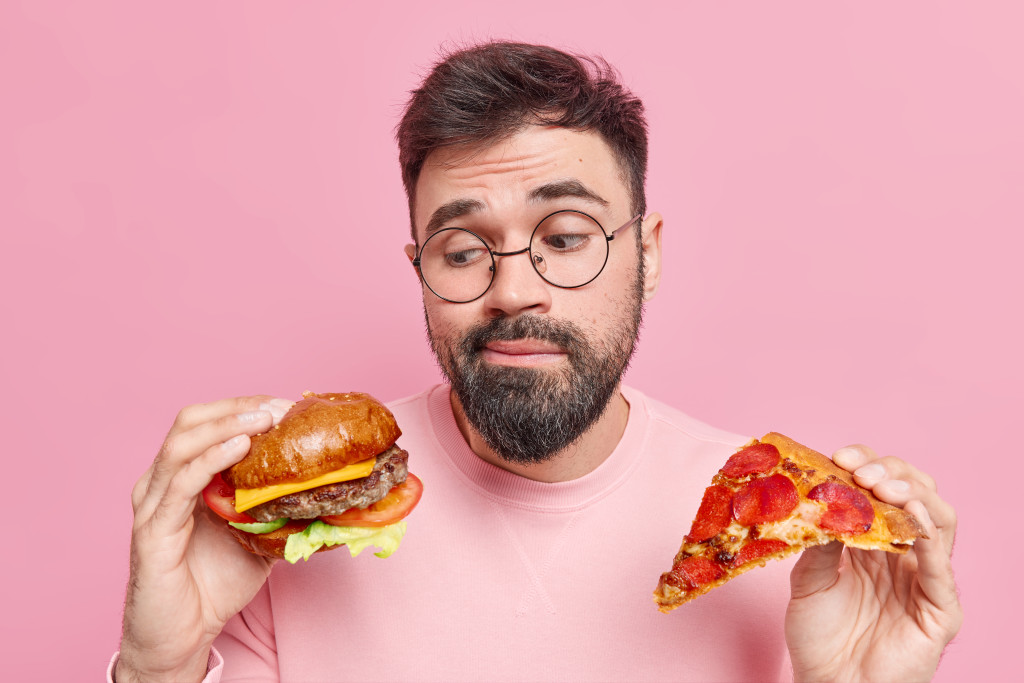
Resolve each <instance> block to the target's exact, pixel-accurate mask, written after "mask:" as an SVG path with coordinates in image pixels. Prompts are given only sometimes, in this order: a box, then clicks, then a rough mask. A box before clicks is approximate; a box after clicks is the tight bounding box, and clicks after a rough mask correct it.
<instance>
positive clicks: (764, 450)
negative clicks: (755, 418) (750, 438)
mask: <svg viewBox="0 0 1024 683" xmlns="http://www.w3.org/2000/svg"><path fill="white" fill-rule="evenodd" d="M779 457H780V456H779V449H778V448H776V447H775V446H773V445H772V444H770V443H755V444H753V445H751V446H747V447H746V448H741V449H740V450H738V451H736V452H735V453H733V454H732V456H731V457H730V458H729V459H728V460H727V461H726V462H725V466H724V467H723V468H722V469H721V470H720V471H721V473H722V474H724V475H725V476H727V477H729V478H730V479H739V478H740V477H745V476H747V475H748V474H763V473H765V472H767V471H768V470H770V469H771V468H773V467H775V466H776V465H778V464H779Z"/></svg>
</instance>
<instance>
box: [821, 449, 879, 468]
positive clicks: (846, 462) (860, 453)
mask: <svg viewBox="0 0 1024 683" xmlns="http://www.w3.org/2000/svg"><path fill="white" fill-rule="evenodd" d="M877 459H878V453H876V452H875V449H873V448H871V447H870V446H865V445H864V444H861V443H858V444H853V445H852V446H843V447H842V448H840V449H839V450H837V451H836V452H835V453H833V454H832V462H834V463H835V464H837V465H839V466H840V467H842V468H843V469H844V470H848V471H850V472H853V471H854V470H855V469H857V468H858V467H863V466H864V465H867V464H868V463H869V462H872V461H874V460H877Z"/></svg>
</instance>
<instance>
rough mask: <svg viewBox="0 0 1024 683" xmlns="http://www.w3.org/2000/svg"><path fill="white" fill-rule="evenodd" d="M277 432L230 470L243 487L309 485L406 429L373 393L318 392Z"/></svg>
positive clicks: (261, 437)
mask: <svg viewBox="0 0 1024 683" xmlns="http://www.w3.org/2000/svg"><path fill="white" fill-rule="evenodd" d="M302 396H303V398H302V400H301V401H299V402H298V403H296V404H295V405H294V406H292V409H291V410H289V411H288V413H287V414H285V416H284V417H283V418H282V419H281V422H280V423H278V424H277V425H276V426H275V427H274V428H273V429H271V430H270V431H269V432H265V433H263V434H257V435H256V436H254V437H252V445H251V447H250V448H249V455H247V456H245V458H244V459H243V460H242V461H241V462H239V463H238V464H236V465H234V466H233V467H231V468H229V469H227V470H225V471H224V472H223V474H222V476H223V477H224V480H225V481H226V482H227V483H228V484H230V485H231V486H234V487H235V488H241V489H255V488H261V487H264V486H270V485H271V484H283V483H290V482H299V481H306V480H307V479H312V478H314V477H318V476H320V475H321V474H326V473H327V472H332V471H334V470H337V469H341V468H342V467H344V466H345V465H351V464H352V463H354V462H359V461H360V460H366V459H367V458H371V457H373V456H375V455H377V454H378V453H381V452H382V451H385V450H387V449H388V448H390V447H391V446H392V445H393V444H394V443H395V441H397V440H398V437H399V436H401V435H402V431H401V430H400V429H399V428H398V424H397V423H396V422H395V416H394V415H392V414H391V411H390V410H388V409H387V408H386V407H385V406H384V404H382V403H381V402H379V401H378V400H377V399H375V398H373V397H372V396H370V395H369V394H360V393H350V394H314V393H312V392H309V391H307V392H305V393H304V394H303V395H302Z"/></svg>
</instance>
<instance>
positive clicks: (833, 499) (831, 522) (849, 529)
mask: <svg viewBox="0 0 1024 683" xmlns="http://www.w3.org/2000/svg"><path fill="white" fill-rule="evenodd" d="M807 497H808V498H810V499H811V500H817V501H821V502H822V503H826V504H827V505H828V508H827V509H826V510H825V514H823V515H822V516H821V519H820V520H819V521H818V526H820V527H821V528H822V529H829V530H830V531H837V532H839V533H844V534H862V533H864V532H865V531H867V530H868V529H870V528H871V524H872V522H874V521H875V509H874V508H873V507H871V501H870V500H868V497H867V496H865V495H864V494H863V493H862V492H860V491H858V490H857V489H855V488H853V487H852V486H848V485H847V484H844V483H842V482H840V481H836V480H834V479H832V480H829V481H826V482H823V483H821V484H818V485H817V486H815V487H814V488H813V489H811V490H810V492H809V493H808V494H807Z"/></svg>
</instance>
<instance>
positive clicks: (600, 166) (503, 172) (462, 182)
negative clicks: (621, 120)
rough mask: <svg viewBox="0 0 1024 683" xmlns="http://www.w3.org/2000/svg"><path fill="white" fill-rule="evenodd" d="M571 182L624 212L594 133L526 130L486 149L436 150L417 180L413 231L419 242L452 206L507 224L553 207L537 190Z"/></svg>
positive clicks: (617, 175)
mask: <svg viewBox="0 0 1024 683" xmlns="http://www.w3.org/2000/svg"><path fill="white" fill-rule="evenodd" d="M571 181H577V182H578V184H580V185H582V186H583V187H585V188H586V189H587V190H590V191H591V192H593V193H595V194H597V195H598V196H599V197H601V198H603V199H604V200H605V201H606V202H607V203H608V205H609V206H610V207H614V208H618V207H620V206H621V207H625V206H626V203H627V201H628V191H627V188H626V185H625V181H624V177H623V175H622V173H621V171H620V167H619V164H618V163H617V161H616V159H615V156H614V154H613V153H612V151H611V148H610V147H609V146H608V144H607V143H606V142H605V141H604V139H603V138H602V137H601V136H600V135H599V134H597V133H594V132H590V131H574V130H569V129H566V128H556V127H552V126H537V125H530V126H526V127H525V128H523V130H521V131H520V132H518V133H516V134H515V135H513V136H512V137H510V138H508V139H506V140H501V141H499V142H497V143H494V144H492V145H487V146H480V147H474V148H464V147H445V148H441V149H438V150H435V151H434V152H432V153H431V154H430V155H429V156H428V157H427V159H426V161H425V162H424V164H423V169H422V171H421V172H420V176H419V179H418V180H417V184H416V203H415V207H414V215H415V220H416V231H417V234H418V235H421V236H422V235H423V233H424V230H425V228H426V226H427V223H428V222H429V220H430V217H431V215H432V214H433V213H434V212H435V211H436V210H437V209H438V207H441V206H445V205H451V204H452V203H453V202H468V203H471V204H473V205H475V206H476V207H477V208H476V211H475V213H478V214H481V215H487V216H490V217H494V218H496V219H497V220H505V219H513V218H514V217H515V216H516V215H517V214H518V213H519V212H522V211H523V210H524V209H527V208H529V206H531V205H544V202H546V201H548V202H557V201H559V199H560V198H559V197H557V196H556V197H547V196H546V195H545V194H543V193H540V194H538V193H537V192H536V190H537V189H538V188H543V187H544V186H549V185H551V184H552V183H559V184H560V185H561V186H567V185H571ZM542 208H543V207H542ZM623 210H625V209H623Z"/></svg>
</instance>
